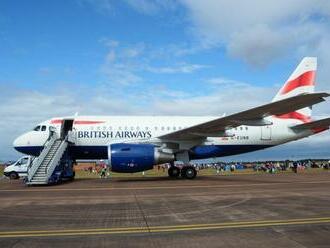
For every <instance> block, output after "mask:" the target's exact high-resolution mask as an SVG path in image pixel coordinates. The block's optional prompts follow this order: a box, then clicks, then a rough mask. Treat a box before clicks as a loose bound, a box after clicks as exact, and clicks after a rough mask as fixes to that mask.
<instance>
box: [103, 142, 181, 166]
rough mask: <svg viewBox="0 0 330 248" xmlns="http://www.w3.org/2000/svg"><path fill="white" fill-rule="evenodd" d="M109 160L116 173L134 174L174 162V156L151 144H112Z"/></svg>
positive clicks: (109, 148) (109, 150)
mask: <svg viewBox="0 0 330 248" xmlns="http://www.w3.org/2000/svg"><path fill="white" fill-rule="evenodd" d="M108 159H109V164H110V166H111V170H112V171H114V172H122V173H133V172H139V171H146V170H150V169H152V168H153V166H154V165H157V164H163V163H168V162H172V161H174V154H172V153H165V152H162V151H161V150H160V149H159V148H158V147H156V146H154V145H151V144H125V143H118V144H112V145H109V147H108Z"/></svg>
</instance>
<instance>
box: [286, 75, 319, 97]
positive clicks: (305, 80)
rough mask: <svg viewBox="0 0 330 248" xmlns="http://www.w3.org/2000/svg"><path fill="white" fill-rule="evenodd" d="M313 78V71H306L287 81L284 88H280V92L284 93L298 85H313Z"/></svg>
mask: <svg viewBox="0 0 330 248" xmlns="http://www.w3.org/2000/svg"><path fill="white" fill-rule="evenodd" d="M314 80H315V71H307V72H305V73H303V74H301V75H300V76H299V77H297V78H295V79H293V80H291V81H288V82H287V83H286V84H285V86H284V88H283V89H282V90H281V94H282V95H284V94H286V93H288V92H290V91H292V90H294V89H296V88H298V87H302V86H313V85H314V84H315V83H314Z"/></svg>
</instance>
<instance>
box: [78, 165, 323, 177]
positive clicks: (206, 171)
mask: <svg viewBox="0 0 330 248" xmlns="http://www.w3.org/2000/svg"><path fill="white" fill-rule="evenodd" d="M322 171H324V172H326V171H325V170H324V169H307V170H302V171H298V174H299V173H300V174H301V173H304V174H305V173H315V172H322ZM287 173H293V172H292V170H287V171H278V172H276V173H275V174H287ZM248 174H253V175H258V174H268V173H267V172H263V171H254V170H253V169H244V170H236V171H234V172H231V171H224V172H220V173H219V174H217V170H216V169H212V168H210V169H203V170H200V171H199V172H198V176H216V175H228V176H229V175H248ZM167 176H168V174H167V170H165V171H163V169H160V170H158V169H157V167H156V168H154V169H153V170H149V171H145V172H144V175H143V174H142V172H137V173H116V172H110V177H115V178H123V177H167ZM99 177H100V176H99V174H96V173H95V174H94V173H92V174H91V173H89V172H87V171H76V178H99Z"/></svg>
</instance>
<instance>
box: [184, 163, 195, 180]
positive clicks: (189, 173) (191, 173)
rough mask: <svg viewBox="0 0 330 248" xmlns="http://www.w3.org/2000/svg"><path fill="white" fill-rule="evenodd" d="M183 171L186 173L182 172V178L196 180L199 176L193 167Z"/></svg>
mask: <svg viewBox="0 0 330 248" xmlns="http://www.w3.org/2000/svg"><path fill="white" fill-rule="evenodd" d="M182 171H184V173H182V172H181V176H182V177H183V178H187V179H194V178H195V177H196V176H197V171H196V169H195V168H194V167H192V166H187V167H185V168H184V169H182Z"/></svg>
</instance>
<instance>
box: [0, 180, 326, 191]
mask: <svg viewBox="0 0 330 248" xmlns="http://www.w3.org/2000/svg"><path fill="white" fill-rule="evenodd" d="M328 183H330V180H329V181H328V180H324V181H307V182H306V181H298V182H270V183H250V184H227V185H177V186H150V187H118V188H115V187H94V188H49V187H47V188H42V189H40V188H34V189H33V188H25V189H0V192H49V191H59V192H60V191H99V190H154V189H155V190H157V189H192V188H233V187H254V186H276V185H292V184H328ZM55 187H56V186H55Z"/></svg>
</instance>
